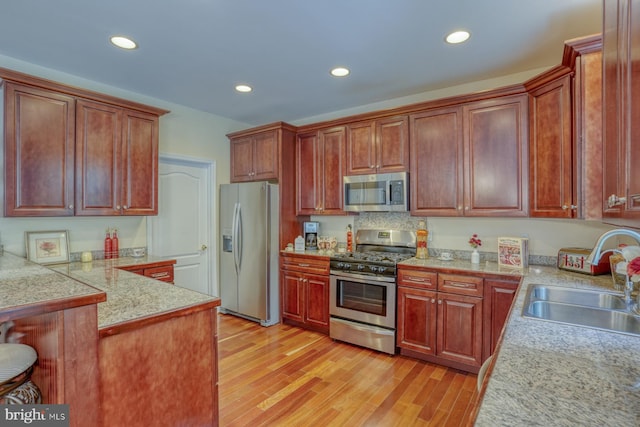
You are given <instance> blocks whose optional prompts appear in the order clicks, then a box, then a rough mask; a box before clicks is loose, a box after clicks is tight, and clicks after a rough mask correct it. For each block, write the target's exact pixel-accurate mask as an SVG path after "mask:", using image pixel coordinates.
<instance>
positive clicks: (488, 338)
mask: <svg viewBox="0 0 640 427" xmlns="http://www.w3.org/2000/svg"><path fill="white" fill-rule="evenodd" d="M517 290H518V282H512V281H506V280H494V279H485V280H484V301H483V305H484V307H483V310H484V316H483V317H484V320H483V329H484V343H483V347H484V348H483V352H484V359H486V358H487V357H489V356H491V355H492V354H493V352H494V351H495V349H496V345H497V344H498V340H499V339H500V334H501V333H502V328H504V324H505V322H506V321H507V316H508V315H509V310H511V304H512V303H513V299H514V297H515V295H516V292H517Z"/></svg>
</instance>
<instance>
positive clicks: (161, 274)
mask: <svg viewBox="0 0 640 427" xmlns="http://www.w3.org/2000/svg"><path fill="white" fill-rule="evenodd" d="M144 275H145V276H146V277H150V278H152V279H156V280H161V281H163V282H168V283H173V266H172V265H168V266H163V267H154V268H145V269H144Z"/></svg>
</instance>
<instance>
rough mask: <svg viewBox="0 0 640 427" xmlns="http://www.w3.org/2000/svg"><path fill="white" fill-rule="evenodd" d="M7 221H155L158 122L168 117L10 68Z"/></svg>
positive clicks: (0, 72)
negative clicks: (113, 218)
mask: <svg viewBox="0 0 640 427" xmlns="http://www.w3.org/2000/svg"><path fill="white" fill-rule="evenodd" d="M0 78H2V79H3V81H4V84H5V146H6V148H5V176H6V180H5V215H6V216H70V215H79V216H82V215H156V214H157V212H158V206H157V187H158V185H157V183H158V126H159V124H158V123H159V116H160V115H162V114H165V113H167V112H168V111H165V110H161V109H157V108H154V107H149V106H146V105H142V104H137V103H134V102H130V101H126V100H122V99H118V98H114V97H111V96H109V95H103V94H98V93H94V92H90V91H86V90H83V89H78V88H75V87H71V86H66V85H62V84H59V83H55V82H51V81H48V80H43V79H39V78H36V77H32V76H28V75H25V74H21V73H17V72H14V71H11V70H6V69H0Z"/></svg>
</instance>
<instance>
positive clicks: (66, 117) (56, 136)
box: [4, 82, 75, 216]
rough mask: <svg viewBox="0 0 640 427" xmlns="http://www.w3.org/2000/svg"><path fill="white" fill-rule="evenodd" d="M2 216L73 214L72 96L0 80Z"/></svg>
mask: <svg viewBox="0 0 640 427" xmlns="http://www.w3.org/2000/svg"><path fill="white" fill-rule="evenodd" d="M4 97H5V122H4V140H5V146H4V165H5V167H4V173H5V194H4V197H5V200H4V211H5V215H6V216H70V215H73V214H74V206H73V204H74V166H73V165H74V144H75V126H74V123H75V99H74V98H73V97H71V96H68V95H65V94H61V93H56V92H52V91H48V90H43V89H39V88H35V87H31V86H25V85H21V84H16V83H11V82H6V83H5V88H4Z"/></svg>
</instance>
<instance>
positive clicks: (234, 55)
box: [0, 0, 602, 125]
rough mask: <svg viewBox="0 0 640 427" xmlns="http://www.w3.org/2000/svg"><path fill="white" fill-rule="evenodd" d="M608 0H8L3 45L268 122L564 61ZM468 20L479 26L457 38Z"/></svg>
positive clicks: (1, 23) (31, 58) (44, 62)
mask: <svg viewBox="0 0 640 427" xmlns="http://www.w3.org/2000/svg"><path fill="white" fill-rule="evenodd" d="M601 3H602V0H316V1H311V0H108V1H100V0H4V1H3V2H2V5H1V7H0V55H4V56H8V57H12V58H15V59H19V60H22V61H26V62H29V63H33V64H37V65H40V66H43V67H47V68H51V69H54V70H58V71H62V72H65V73H69V74H72V75H76V76H79V77H82V78H86V79H89V80H93V81H96V82H100V83H104V84H107V85H111V86H116V87H119V88H122V89H126V90H130V91H133V92H137V93H140V94H143V95H147V96H151V97H154V98H158V99H162V100H165V101H170V102H173V103H176V104H181V105H185V106H188V107H192V108H195V109H198V110H202V111H206V112H209V113H212V114H216V115H219V116H222V117H227V118H230V119H234V120H237V121H240V122H244V123H248V124H252V125H259V124H264V123H269V122H273V121H279V120H283V121H289V122H293V121H296V120H300V119H303V118H306V117H312V116H316V115H320V114H325V113H329V112H333V111H338V110H342V109H347V108H352V107H357V106H361V105H366V104H370V103H375V102H380V101H384V100H389V99H393V98H399V97H403V96H408V95H414V94H418V93H421V92H427V91H431V90H435V89H439V88H443V87H449V86H454V85H458V84H462V83H467V82H473V81H478V80H483V79H488V78H492V77H499V76H503V75H508V74H514V73H517V72H521V71H527V70H532V69H536V68H540V67H547V66H553V65H557V64H559V63H560V61H561V59H562V49H563V42H564V41H565V40H568V39H572V38H575V37H579V36H585V35H590V34H594V33H597V32H600V31H601V27H602V22H601V21H602V17H601V15H602V4H601ZM460 28H464V29H467V30H469V31H470V32H471V39H470V40H469V41H468V42H467V43H466V44H464V45H458V46H448V45H446V44H445V43H444V42H443V39H444V36H445V35H446V33H448V32H449V31H451V30H455V29H460ZM113 34H125V35H129V36H131V37H132V38H134V39H135V40H136V41H137V42H138V43H139V45H140V47H139V49H137V50H135V51H122V50H119V49H116V48H114V47H113V46H112V45H110V43H109V41H108V39H109V36H111V35H113ZM335 65H344V66H347V67H349V68H350V69H351V71H352V72H351V75H350V76H349V77H347V78H342V79H336V78H334V77H331V76H330V75H329V69H330V68H332V67H334V66H335ZM0 66H2V61H1V59H0ZM237 83H247V84H249V85H251V86H253V87H254V91H253V92H252V93H250V94H240V93H237V92H235V90H234V86H235V85H236V84H237Z"/></svg>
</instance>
